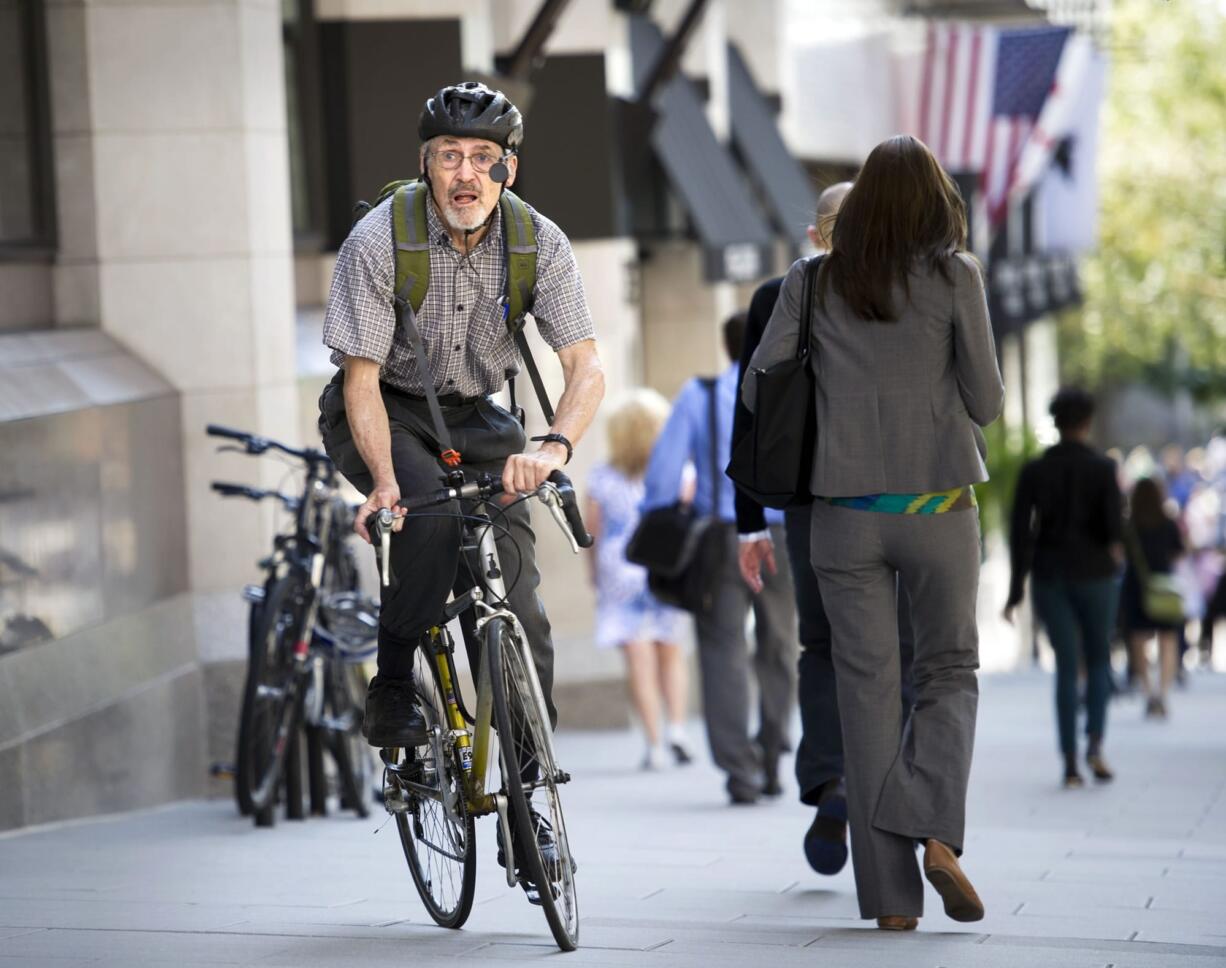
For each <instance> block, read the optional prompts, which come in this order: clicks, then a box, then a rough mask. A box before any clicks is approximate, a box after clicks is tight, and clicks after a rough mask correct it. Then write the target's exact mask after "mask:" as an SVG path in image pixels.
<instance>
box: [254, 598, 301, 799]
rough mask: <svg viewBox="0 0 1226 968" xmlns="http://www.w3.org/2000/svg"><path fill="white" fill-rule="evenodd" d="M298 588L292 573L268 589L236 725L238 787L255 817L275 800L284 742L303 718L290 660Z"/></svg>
mask: <svg viewBox="0 0 1226 968" xmlns="http://www.w3.org/2000/svg"><path fill="white" fill-rule="evenodd" d="M302 589H303V579H302V577H300V576H298V575H292V574H291V575H287V576H285V577H284V578H281V579H278V580H277V582H276V583H275V584H274V585H273V587H272V589H270V591H269V597H268V601H267V602H266V604H265V608H264V614H263V615H262V616H261V620H260V625H259V630H258V633H257V636H256V639H255V641H254V642H253V648H252V649H251V654H250V657H249V659H248V670H247V688H246V689H245V690H244V696H243V709H242V715H241V718H240V723H239V735H240V737H241V739H240V742H242V743H243V746H244V750H243V757H242V773H243V778H242V780H241V781H240V782H241V783H244V784H246V786H247V789H248V792H249V795H250V797H251V806H252V810H253V812H255V813H259V812H261V811H264V810H265V809H267V808H268V807H270V806H271V805H272V804H273V803H274V801H275V799H276V795H277V788H278V786H279V785H280V782H281V779H282V775H283V773H284V768H285V757H286V755H287V753H288V747H289V745H290V743H289V741H290V739H291V738H292V737H293V733H294V731H295V730H296V729H297V728H298V722H299V719H300V716H301V713H302V704H301V703H300V702H299V701H298V699H299V683H298V669H297V667H296V664H295V661H294V643H295V640H296V639H297V636H298V631H299V628H300V626H301V624H302V621H303V617H304V611H305V604H304V596H303V595H302Z"/></svg>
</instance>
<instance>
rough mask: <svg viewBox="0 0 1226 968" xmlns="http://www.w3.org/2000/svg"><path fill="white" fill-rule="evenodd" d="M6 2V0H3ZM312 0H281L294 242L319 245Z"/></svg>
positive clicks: (316, 43)
mask: <svg viewBox="0 0 1226 968" xmlns="http://www.w3.org/2000/svg"><path fill="white" fill-rule="evenodd" d="M0 2H3V0H0ZM314 7H315V5H314V3H313V0H281V35H282V39H283V41H284V50H285V111H286V127H287V134H288V140H289V177H290V204H291V210H292V213H293V222H294V243H295V247H296V248H300V249H319V248H320V247H321V245H322V229H321V226H322V221H323V194H322V192H323V189H322V185H323V173H322V169H323V149H322V146H321V143H320V130H321V122H320V95H319V38H318V26H317V23H316V20H315V9H314Z"/></svg>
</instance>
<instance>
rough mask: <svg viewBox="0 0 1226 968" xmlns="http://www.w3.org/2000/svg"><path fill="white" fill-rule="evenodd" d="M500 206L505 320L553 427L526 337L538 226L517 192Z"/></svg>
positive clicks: (550, 407) (550, 408)
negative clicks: (504, 265)
mask: <svg viewBox="0 0 1226 968" xmlns="http://www.w3.org/2000/svg"><path fill="white" fill-rule="evenodd" d="M498 207H499V209H500V211H501V213H502V241H503V248H504V250H505V254H506V263H507V291H506V294H505V296H504V297H503V302H502V313H503V321H504V322H505V323H506V325H507V330H508V331H509V332H510V333H511V336H512V337H513V338H514V339H515V345H516V346H517V347H518V348H519V355H520V357H522V359H523V361H524V366H526V367H527V368H528V376H529V377H530V378H531V380H532V389H533V390H535V391H536V399H537V402H538V403H539V404H540V405H541V412H542V413H543V414H544V415H545V421H546V422H547V423H548V424H549V425H550V426H552V425H553V416H554V414H553V404H552V403H550V402H549V394H548V393H547V392H546V391H545V381H544V380H542V379H541V372H540V370H539V369H537V365H536V359H535V358H534V357H533V356H532V347H531V346H529V345H528V338H527V337H526V336H524V316H526V315H527V314H528V313H530V312H531V311H532V303H533V294H534V292H535V290H536V253H537V247H536V226H535V225H533V224H532V213H531V212H530V211H528V206H527V204H525V203H524V201H523V199H521V198H520V197H519V196H518V195H516V194H515V193H514V192H512V191H509V190H508V191H504V192H503V193H502V197H501V198H499V199H498ZM510 384H511V398H512V400H514V398H515V380H514V378H512V379H511V381H510Z"/></svg>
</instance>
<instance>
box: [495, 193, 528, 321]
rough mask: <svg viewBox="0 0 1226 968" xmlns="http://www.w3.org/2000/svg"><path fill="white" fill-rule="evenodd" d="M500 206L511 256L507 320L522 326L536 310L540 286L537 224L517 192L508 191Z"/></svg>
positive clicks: (508, 250) (508, 258)
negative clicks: (537, 263) (533, 301)
mask: <svg viewBox="0 0 1226 968" xmlns="http://www.w3.org/2000/svg"><path fill="white" fill-rule="evenodd" d="M498 206H499V208H501V209H502V238H503V244H504V245H505V247H506V257H507V294H506V295H507V305H506V310H505V311H506V321H507V324H508V325H514V326H516V327H522V326H523V318H524V315H525V314H526V313H530V312H531V311H532V297H533V293H534V291H535V290H536V226H535V225H533V224H532V213H531V212H529V211H528V206H527V205H526V204H524V201H523V199H521V198H520V197H519V196H518V195H516V194H515V193H514V192H512V191H509V190H508V191H504V192H503V193H502V196H501V197H500V198H499V199H498Z"/></svg>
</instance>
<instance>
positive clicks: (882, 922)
mask: <svg viewBox="0 0 1226 968" xmlns="http://www.w3.org/2000/svg"><path fill="white" fill-rule="evenodd" d="M918 926H919V918H908V917H903V916H901V915H893V914H890V915H886V916H885V917H884V918H878V919H877V927H878V928H880V929H881V930H882V931H914V930H915V929H916V927H918Z"/></svg>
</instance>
